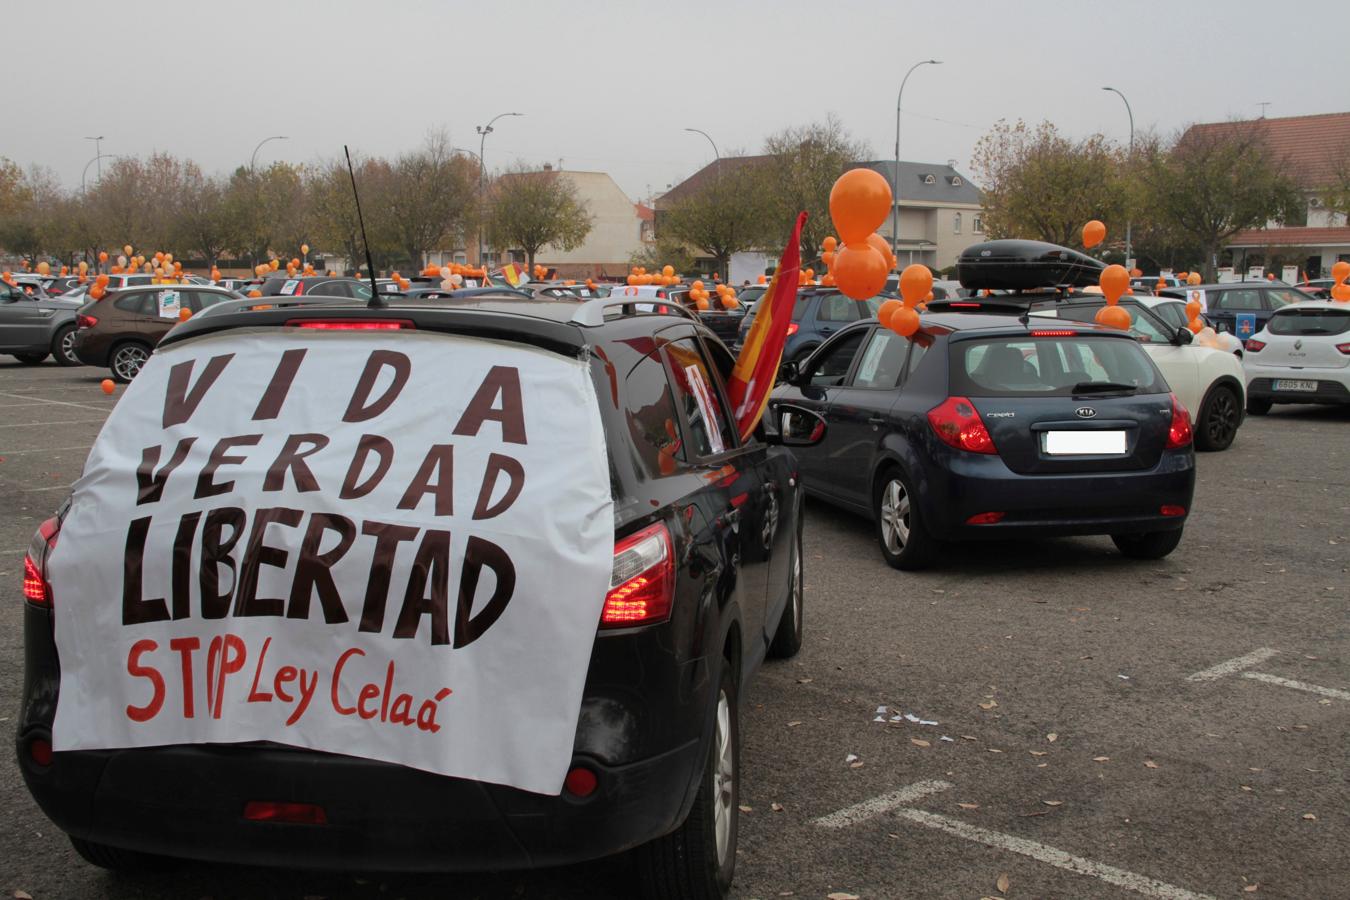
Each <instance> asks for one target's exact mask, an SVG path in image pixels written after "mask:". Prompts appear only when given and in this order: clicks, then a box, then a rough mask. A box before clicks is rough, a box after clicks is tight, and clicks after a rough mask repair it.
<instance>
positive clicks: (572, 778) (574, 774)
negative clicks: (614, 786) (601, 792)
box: [563, 766, 600, 799]
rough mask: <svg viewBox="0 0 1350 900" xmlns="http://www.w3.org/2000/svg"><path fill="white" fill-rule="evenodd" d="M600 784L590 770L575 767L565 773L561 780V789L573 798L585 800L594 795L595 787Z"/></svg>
mask: <svg viewBox="0 0 1350 900" xmlns="http://www.w3.org/2000/svg"><path fill="white" fill-rule="evenodd" d="M599 784H600V779H598V778H596V776H595V773H594V772H592V771H591V770H590V769H587V768H583V767H582V766H577V767H576V768H574V769H572V770H571V771H570V772H568V773H567V777H566V778H564V779H563V788H564V789H565V790H566V791H567V793H569V794H571V795H572V796H573V797H581V798H583V799H584V798H586V797H589V796H590V795H591V794H593V793H595V789H596V787H597V786H598V785H599Z"/></svg>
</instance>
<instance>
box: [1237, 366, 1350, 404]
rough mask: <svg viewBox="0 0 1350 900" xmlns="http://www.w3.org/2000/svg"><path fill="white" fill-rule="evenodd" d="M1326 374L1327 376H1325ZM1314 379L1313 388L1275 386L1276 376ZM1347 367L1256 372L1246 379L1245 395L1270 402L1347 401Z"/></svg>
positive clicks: (1349, 397)
mask: <svg viewBox="0 0 1350 900" xmlns="http://www.w3.org/2000/svg"><path fill="white" fill-rule="evenodd" d="M1328 374H1329V376H1330V377H1328ZM1283 379H1290V380H1298V381H1316V382H1317V390H1315V391H1283V390H1276V389H1275V382H1276V381H1278V380H1283ZM1347 382H1350V370H1338V369H1308V370H1300V371H1296V372H1295V371H1290V372H1279V373H1275V374H1272V375H1271V376H1257V377H1253V378H1251V380H1249V381H1248V382H1247V399H1249V400H1269V401H1271V402H1272V403H1350V387H1348V386H1347Z"/></svg>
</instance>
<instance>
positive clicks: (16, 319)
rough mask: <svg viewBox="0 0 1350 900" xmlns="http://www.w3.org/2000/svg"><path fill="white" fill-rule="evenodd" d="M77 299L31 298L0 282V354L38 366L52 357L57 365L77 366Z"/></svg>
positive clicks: (78, 305) (78, 362)
mask: <svg viewBox="0 0 1350 900" xmlns="http://www.w3.org/2000/svg"><path fill="white" fill-rule="evenodd" d="M79 308H80V303H79V301H77V300H67V299H65V298H64V297H48V296H47V295H46V294H45V293H43V294H41V295H36V294H34V295H30V294H28V293H26V292H25V291H24V290H23V289H22V288H21V287H14V286H13V285H9V284H5V283H4V282H0V353H9V354H12V355H13V356H15V357H17V358H18V360H19V362H22V363H27V364H28V365H36V364H38V363H40V362H42V361H43V360H44V359H46V358H47V357H48V356H49V355H50V356H54V357H55V358H56V362H57V364H58V365H62V366H78V365H80V364H81V363H80V361H79V359H77V358H76V356H75V311H76V310H78V309H79Z"/></svg>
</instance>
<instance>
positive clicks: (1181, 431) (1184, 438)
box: [1167, 394, 1192, 450]
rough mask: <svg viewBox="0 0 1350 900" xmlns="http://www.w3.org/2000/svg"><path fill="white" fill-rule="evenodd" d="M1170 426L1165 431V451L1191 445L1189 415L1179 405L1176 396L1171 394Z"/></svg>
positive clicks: (1184, 408)
mask: <svg viewBox="0 0 1350 900" xmlns="http://www.w3.org/2000/svg"><path fill="white" fill-rule="evenodd" d="M1171 396H1172V424H1171V426H1170V427H1169V428H1168V429H1167V449H1168V450H1180V449H1181V448H1182V447H1189V446H1190V444H1191V437H1192V435H1191V414H1190V413H1188V412H1186V407H1184V406H1182V405H1181V401H1180V400H1178V399H1177V395H1176V394H1172V395H1171Z"/></svg>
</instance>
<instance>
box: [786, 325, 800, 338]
mask: <svg viewBox="0 0 1350 900" xmlns="http://www.w3.org/2000/svg"><path fill="white" fill-rule="evenodd" d="M801 327H802V326H800V325H798V324H797V323H796V322H789V323H788V330H787V333H788V337H792V336H793V335H794V334H796V333H797V332H798V330H800V329H801Z"/></svg>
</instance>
